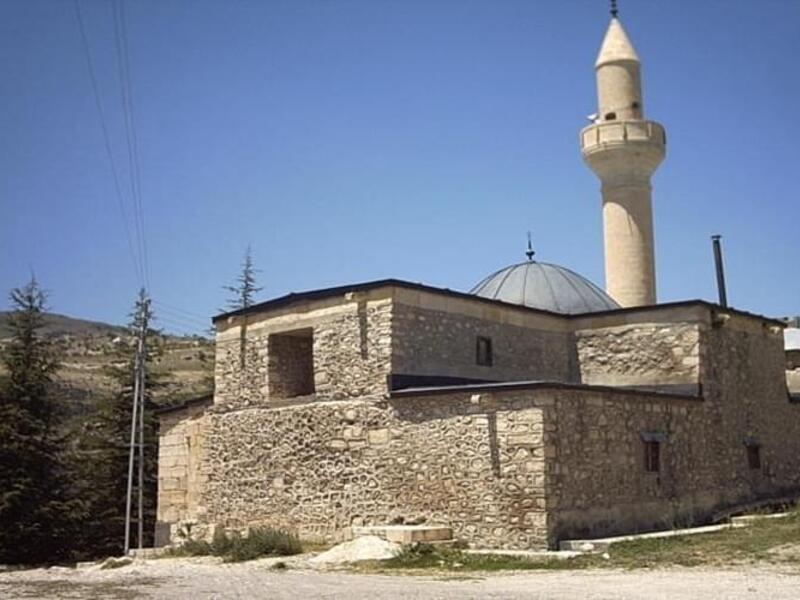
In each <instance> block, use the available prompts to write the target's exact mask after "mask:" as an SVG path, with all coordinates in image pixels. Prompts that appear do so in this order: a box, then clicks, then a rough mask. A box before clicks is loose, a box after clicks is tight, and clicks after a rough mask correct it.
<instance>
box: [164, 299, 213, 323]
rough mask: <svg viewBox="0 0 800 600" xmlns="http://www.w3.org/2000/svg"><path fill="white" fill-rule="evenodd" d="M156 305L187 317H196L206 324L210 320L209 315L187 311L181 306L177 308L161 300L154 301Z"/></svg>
mask: <svg viewBox="0 0 800 600" xmlns="http://www.w3.org/2000/svg"><path fill="white" fill-rule="evenodd" d="M153 302H154V303H155V304H158V305H159V306H160V307H162V308H169V309H171V310H173V311H176V312H178V313H181V314H183V315H186V316H187V317H194V318H195V319H201V320H203V321H204V322H205V321H208V320H209V317H208V315H202V314H200V313H196V312H192V311H190V310H186V309H185V308H181V307H179V306H175V305H174V304H168V303H166V302H163V301H161V300H153Z"/></svg>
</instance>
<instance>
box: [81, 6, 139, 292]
mask: <svg viewBox="0 0 800 600" xmlns="http://www.w3.org/2000/svg"><path fill="white" fill-rule="evenodd" d="M74 4H75V15H76V16H77V18H78V29H79V30H80V35H81V42H82V46H83V54H84V56H85V57H86V65H87V67H88V69H89V79H90V81H91V84H92V92H93V94H94V101H95V106H96V108H97V113H98V115H99V116H100V127H101V129H102V131H103V141H104V144H105V149H106V154H107V155H108V161H109V164H110V165H111V174H112V176H113V179H114V189H115V191H116V195H117V201H118V205H119V210H120V213H121V215H122V223H123V225H124V227H125V237H126V239H127V241H128V250H129V251H130V254H131V260H132V261H133V267H134V272H135V273H136V276H137V278H138V279H139V283H140V284H141V285H144V269H143V267H142V264H141V262H140V260H139V258H140V257H139V255H138V254H137V253H136V251H135V250H134V245H133V240H132V238H131V231H130V225H129V224H128V214H127V212H126V211H125V201H124V199H123V197H122V187H121V186H120V182H119V172H118V170H117V164H116V162H115V161H114V153H113V152H112V151H111V139H110V137H109V134H108V125H107V124H106V117H105V113H104V112H103V104H102V102H101V101H100V90H99V87H98V85H97V76H96V74H95V70H94V63H93V62H92V53H91V50H90V48H89V38H88V37H87V36H86V28H85V26H84V22H83V15H82V14H81V6H80V0H75V1H74Z"/></svg>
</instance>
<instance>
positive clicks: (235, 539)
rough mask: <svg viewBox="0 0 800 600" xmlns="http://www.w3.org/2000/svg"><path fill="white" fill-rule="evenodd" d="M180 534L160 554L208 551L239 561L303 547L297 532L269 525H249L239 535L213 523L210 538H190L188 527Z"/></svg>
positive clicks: (169, 554) (232, 560)
mask: <svg viewBox="0 0 800 600" xmlns="http://www.w3.org/2000/svg"><path fill="white" fill-rule="evenodd" d="M180 537H182V538H183V539H184V542H183V543H182V544H181V545H180V546H178V547H176V548H173V549H171V550H169V551H168V552H166V553H165V554H164V556H171V557H178V556H209V555H211V556H221V557H222V559H223V560H224V561H225V562H241V561H245V560H253V559H255V558H261V557H264V556H290V555H292V554H300V553H301V552H302V551H303V546H302V544H301V543H300V540H299V539H298V538H297V536H295V535H293V534H291V533H289V532H287V531H283V530H281V529H271V528H269V527H256V528H253V529H251V530H250V531H249V532H248V533H247V535H241V534H240V533H239V532H238V531H233V532H230V533H226V532H225V530H224V529H222V528H221V527H217V528H216V530H215V531H214V537H213V538H212V540H211V542H206V541H205V540H195V539H192V537H191V531H189V532H188V533H186V534H185V535H182V536H180ZM278 568H280V567H278Z"/></svg>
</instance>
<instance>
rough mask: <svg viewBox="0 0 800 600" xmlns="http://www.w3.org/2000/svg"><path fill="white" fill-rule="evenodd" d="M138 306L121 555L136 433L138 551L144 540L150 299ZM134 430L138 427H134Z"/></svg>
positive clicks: (128, 521)
mask: <svg viewBox="0 0 800 600" xmlns="http://www.w3.org/2000/svg"><path fill="white" fill-rule="evenodd" d="M141 299H142V301H141V302H140V306H139V330H138V331H137V332H136V333H137V340H136V355H135V358H134V361H133V365H134V367H133V371H134V372H133V410H132V411H131V437H130V451H129V454H128V490H127V494H126V495H125V554H126V555H127V554H128V553H129V552H130V549H131V505H132V504H133V467H134V464H135V462H136V446H137V442H136V433H137V429H138V433H139V441H138V446H139V453H138V454H139V478H138V479H139V481H138V492H139V506H138V509H139V510H138V515H137V517H138V518H137V525H138V527H137V529H138V534H139V540H138V547H139V549H141V548H142V544H143V540H144V398H145V365H146V362H147V361H146V359H145V351H146V338H147V321H148V318H149V316H150V299H149V298H147V297H146V296H145V295H144V294H142V296H141ZM137 426H138V427H137Z"/></svg>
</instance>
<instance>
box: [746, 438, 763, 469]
mask: <svg viewBox="0 0 800 600" xmlns="http://www.w3.org/2000/svg"><path fill="white" fill-rule="evenodd" d="M747 466H748V467H750V468H751V469H760V468H761V446H759V445H758V444H750V445H748V446H747Z"/></svg>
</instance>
